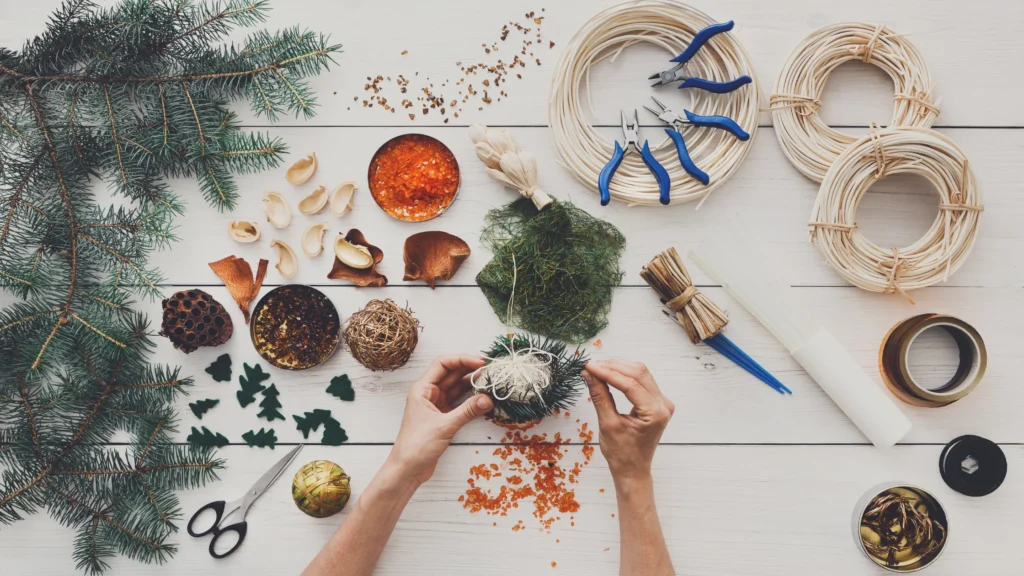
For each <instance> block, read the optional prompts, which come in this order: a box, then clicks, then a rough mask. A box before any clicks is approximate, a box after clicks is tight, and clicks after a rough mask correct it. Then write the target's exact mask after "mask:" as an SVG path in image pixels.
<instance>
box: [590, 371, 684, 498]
mask: <svg viewBox="0 0 1024 576" xmlns="http://www.w3.org/2000/svg"><path fill="white" fill-rule="evenodd" d="M582 376H583V380H584V381H586V383H587V386H588V387H589V388H590V398H591V400H592V402H593V403H594V408H595V409H596V410H597V422H598V427H599V429H600V440H601V453H602V454H604V457H605V460H607V461H608V468H609V469H610V470H611V473H612V478H613V479H615V480H617V481H621V480H628V479H632V478H647V477H650V474H651V461H652V460H654V451H655V450H656V449H657V448H658V441H659V440H660V439H661V434H662V432H664V431H665V427H666V426H667V425H668V421H669V420H670V419H671V418H672V414H673V413H674V412H675V410H676V407H675V405H674V404H672V401H671V400H669V399H668V398H667V397H665V395H664V394H662V393H661V390H660V389H658V384H657V383H656V382H655V381H654V377H653V376H651V373H650V371H648V370H647V366H645V365H643V364H640V363H638V362H625V361H622V360H604V361H597V362H588V363H587V365H586V369H585V370H584V371H583V373H582ZM608 386H611V387H612V388H615V389H617V390H619V391H621V392H622V393H623V394H625V395H626V399H627V400H629V401H630V403H632V404H633V409H632V410H630V412H629V414H620V413H619V412H618V410H616V408H615V398H613V397H612V395H611V393H610V391H609V390H608Z"/></svg>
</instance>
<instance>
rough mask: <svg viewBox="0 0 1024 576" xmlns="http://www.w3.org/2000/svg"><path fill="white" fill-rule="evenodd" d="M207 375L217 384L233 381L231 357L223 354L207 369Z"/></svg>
mask: <svg viewBox="0 0 1024 576" xmlns="http://www.w3.org/2000/svg"><path fill="white" fill-rule="evenodd" d="M206 373H207V374H209V375H210V376H212V377H213V379H214V380H215V381H217V382H230V381H231V356H228V355H227V354H221V355H220V356H218V357H217V359H216V360H214V361H213V364H210V365H209V366H207V368H206Z"/></svg>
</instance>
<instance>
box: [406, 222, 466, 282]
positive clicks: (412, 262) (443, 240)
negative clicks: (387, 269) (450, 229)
mask: <svg viewBox="0 0 1024 576" xmlns="http://www.w3.org/2000/svg"><path fill="white" fill-rule="evenodd" d="M469 254H470V249H469V244H466V242H465V241H464V240H463V239H462V238H459V237H458V236H455V235H452V234H449V233H447V232H440V231H431V232H420V233H419V234H413V235H412V236H409V237H408V238H406V239H405V250H404V254H403V258H404V259H405V276H404V277H402V280H405V281H409V280H424V281H426V283H427V284H428V285H429V286H430V287H431V288H434V284H435V282H436V281H437V280H438V279H441V280H451V279H452V276H455V273H456V272H458V270H459V267H460V266H462V263H463V262H465V261H466V258H469Z"/></svg>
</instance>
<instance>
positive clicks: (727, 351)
mask: <svg viewBox="0 0 1024 576" xmlns="http://www.w3.org/2000/svg"><path fill="white" fill-rule="evenodd" d="M704 342H705V343H707V345H708V346H711V347H712V348H714V349H715V350H716V351H718V352H719V353H721V354H722V355H723V356H725V357H727V358H729V359H730V360H732V361H733V362H735V363H736V364H737V365H738V366H739V367H741V368H743V369H744V370H746V371H747V372H749V373H750V374H752V375H753V376H755V377H757V379H758V380H760V381H762V382H764V383H765V384H767V385H769V386H771V387H772V388H773V389H775V390H776V391H778V392H779V393H780V394H792V393H793V391H792V390H790V389H789V388H787V387H786V385H785V384H783V383H782V382H780V381H779V380H778V379H777V378H775V377H774V376H772V374H771V373H770V372H768V370H766V369H765V368H764V367H763V366H761V365H760V364H758V363H757V362H756V361H755V360H754V359H753V358H751V357H750V355H748V354H747V353H746V352H744V351H743V350H742V349H741V348H740V347H738V346H736V344H735V343H734V342H733V341H732V340H729V338H727V337H726V336H725V335H724V334H722V333H718V334H716V335H715V336H712V337H711V338H708V339H707V340H705V341H704Z"/></svg>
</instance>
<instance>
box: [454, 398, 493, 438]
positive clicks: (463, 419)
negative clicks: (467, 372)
mask: <svg viewBox="0 0 1024 576" xmlns="http://www.w3.org/2000/svg"><path fill="white" fill-rule="evenodd" d="M492 409H494V401H493V400H491V397H490V396H488V395H486V394H475V395H473V396H472V397H470V398H469V399H467V400H466V401H465V402H463V403H462V404H460V405H459V407H458V408H456V409H454V410H452V411H451V412H449V413H448V416H449V419H450V420H451V423H452V424H453V425H455V429H456V430H458V429H459V428H462V427H463V426H465V425H466V424H469V423H470V422H472V421H473V420H476V419H477V418H479V417H481V416H483V415H484V414H487V413H488V412H490V411H491V410H492Z"/></svg>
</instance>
